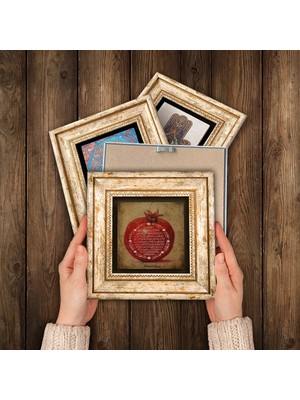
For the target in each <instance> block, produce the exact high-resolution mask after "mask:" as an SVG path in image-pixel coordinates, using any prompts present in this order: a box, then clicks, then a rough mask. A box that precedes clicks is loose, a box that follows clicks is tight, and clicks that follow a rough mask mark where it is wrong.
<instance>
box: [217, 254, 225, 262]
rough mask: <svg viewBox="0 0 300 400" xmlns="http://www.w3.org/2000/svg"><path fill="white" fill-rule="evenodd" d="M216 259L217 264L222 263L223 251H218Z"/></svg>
mask: <svg viewBox="0 0 300 400" xmlns="http://www.w3.org/2000/svg"><path fill="white" fill-rule="evenodd" d="M217 261H218V263H219V264H224V262H225V258H224V254H223V253H219V254H218V255H217Z"/></svg>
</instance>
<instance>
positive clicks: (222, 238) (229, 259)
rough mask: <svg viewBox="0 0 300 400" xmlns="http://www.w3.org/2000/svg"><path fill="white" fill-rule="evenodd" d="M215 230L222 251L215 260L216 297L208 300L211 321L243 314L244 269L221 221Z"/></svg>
mask: <svg viewBox="0 0 300 400" xmlns="http://www.w3.org/2000/svg"><path fill="white" fill-rule="evenodd" d="M215 231H216V238H217V240H218V242H219V246H220V251H221V252H220V253H219V254H217V255H216V260H215V272H216V278H217V286H216V293H215V298H214V299H210V300H206V308H207V312H208V315H209V318H210V320H211V322H219V321H226V320H229V319H234V318H237V317H242V316H243V310H242V303H243V271H242V270H241V269H240V267H239V266H238V263H237V260H236V257H235V254H234V251H233V248H232V246H231V244H230V242H229V240H228V239H227V237H226V235H225V233H224V231H223V229H222V227H221V225H220V224H219V222H216V225H215Z"/></svg>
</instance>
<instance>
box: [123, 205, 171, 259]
mask: <svg viewBox="0 0 300 400" xmlns="http://www.w3.org/2000/svg"><path fill="white" fill-rule="evenodd" d="M144 214H145V216H144V217H140V218H136V219H134V220H132V221H131V222H129V224H128V225H127V227H126V230H125V234H124V244H125V246H126V249H127V250H128V251H129V253H130V254H131V255H132V256H133V257H134V258H136V259H137V260H140V261H143V262H153V261H160V260H162V259H163V258H164V257H165V256H166V255H167V254H169V253H170V251H171V250H172V248H173V245H174V237H175V233H174V230H173V228H172V226H171V224H170V223H169V222H168V221H166V220H165V219H163V218H161V217H163V215H162V214H159V210H157V211H155V212H154V213H152V212H151V211H150V210H146V211H145V212H144Z"/></svg>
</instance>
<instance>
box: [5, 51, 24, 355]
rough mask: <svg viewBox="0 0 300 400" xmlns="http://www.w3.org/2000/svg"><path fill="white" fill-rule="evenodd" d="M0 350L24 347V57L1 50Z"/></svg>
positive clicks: (19, 52)
mask: <svg viewBox="0 0 300 400" xmlns="http://www.w3.org/2000/svg"><path fill="white" fill-rule="evenodd" d="M0 154H1V174H0V238H1V240H0V241H1V243H0V282H1V291H0V349H23V348H24V346H25V277H26V271H25V267H26V265H25V262H26V260H25V231H26V220H25V204H26V191H25V190H26V189H25V162H26V161H25V157H26V52H24V51H0Z"/></svg>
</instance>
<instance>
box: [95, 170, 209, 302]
mask: <svg viewBox="0 0 300 400" xmlns="http://www.w3.org/2000/svg"><path fill="white" fill-rule="evenodd" d="M127 198H131V199H134V201H136V203H137V204H139V201H142V200H144V199H145V198H146V199H147V198H151V199H152V200H153V198H155V199H157V201H158V202H159V201H161V200H163V199H164V200H166V201H167V202H169V201H172V200H174V199H176V198H185V199H188V229H187V231H186V232H185V234H186V235H188V239H187V240H188V250H187V251H188V254H189V258H188V260H189V261H188V262H189V265H188V268H187V269H186V268H185V269H184V272H182V273H179V272H176V271H175V272H174V271H173V272H172V273H171V272H169V271H166V270H161V272H159V271H157V270H155V271H154V272H151V271H148V270H145V271H143V272H142V271H140V270H138V271H137V272H135V271H133V270H129V272H127V273H125V272H124V271H122V272H118V266H116V265H114V262H115V261H114V260H115V257H114V251H116V250H115V248H116V240H117V239H116V230H115V226H116V218H117V215H116V214H117V212H116V208H115V207H114V201H115V200H116V199H117V200H118V201H119V200H120V199H125V200H126V199H127ZM87 204H88V210H87V211H88V235H87V246H88V257H89V258H88V297H89V298H99V299H127V300H128V299H157V300H158V299H180V300H193V299H194V300H200V299H208V298H211V297H212V296H213V294H214V291H215V274H214V257H215V235H214V183H213V173H212V172H92V173H89V174H88V193H87ZM117 222H118V221H117ZM175 235H176V231H175ZM170 254H171V253H170Z"/></svg>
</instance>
